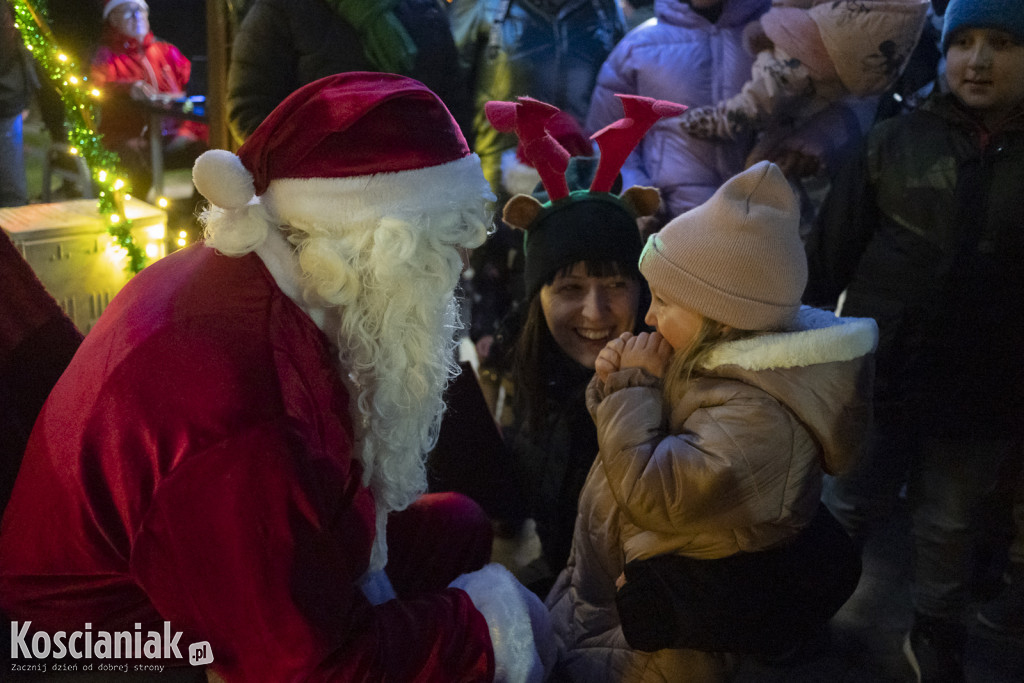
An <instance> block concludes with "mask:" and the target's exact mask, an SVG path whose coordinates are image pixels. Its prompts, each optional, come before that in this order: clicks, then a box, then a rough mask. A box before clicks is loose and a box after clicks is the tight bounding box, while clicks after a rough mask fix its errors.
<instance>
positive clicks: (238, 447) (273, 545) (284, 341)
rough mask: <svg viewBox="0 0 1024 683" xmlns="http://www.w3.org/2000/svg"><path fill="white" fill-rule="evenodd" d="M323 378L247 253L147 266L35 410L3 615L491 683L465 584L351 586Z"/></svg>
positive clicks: (318, 670)
mask: <svg viewBox="0 0 1024 683" xmlns="http://www.w3.org/2000/svg"><path fill="white" fill-rule="evenodd" d="M335 364H336V359H335V355H334V352H333V351H332V350H331V347H330V344H329V342H328V340H327V338H326V337H325V336H324V334H323V333H322V332H321V331H320V330H319V329H317V327H316V326H315V325H314V324H313V322H312V320H310V318H309V316H307V315H306V313H304V312H303V311H302V310H300V309H299V307H298V306H297V305H296V304H295V303H293V302H292V301H291V300H290V299H289V298H288V297H287V296H285V295H284V294H283V293H282V292H281V290H280V288H279V287H278V286H277V285H276V284H275V282H274V279H273V277H272V276H271V275H270V273H269V272H268V271H267V269H266V267H265V266H264V265H263V262H262V261H261V260H260V258H259V257H258V256H257V255H255V254H250V255H247V256H243V257H241V258H229V257H226V256H223V255H220V254H218V253H217V252H215V251H214V250H213V249H210V248H207V247H203V246H193V247H190V248H188V249H186V250H184V251H181V252H178V253H176V254H173V255H171V256H169V257H167V258H166V259H164V260H162V261H159V262H157V263H155V264H153V265H152V266H150V267H149V268H147V269H146V270H144V271H142V272H141V273H140V274H139V275H137V276H136V277H135V278H134V279H133V280H132V281H131V282H130V283H129V284H128V286H127V287H126V288H125V289H124V290H123V291H122V293H121V294H120V295H119V296H118V297H117V298H116V299H115V300H114V302H113V303H112V304H111V306H110V308H109V309H108V310H107V311H106V312H105V313H104V315H103V317H102V318H101V320H100V321H99V323H98V324H97V325H96V327H95V328H94V329H93V330H92V331H91V332H90V333H89V335H88V336H87V337H86V340H85V342H84V343H83V345H82V347H81V349H80V350H79V352H78V354H77V355H76V356H75V358H74V360H73V362H72V363H71V365H70V367H69V368H68V370H67V372H66V373H65V374H64V376H63V377H62V378H61V380H60V382H59V383H58V384H57V386H56V387H55V389H54V391H53V393H52V394H51V395H50V398H49V400H48V401H47V403H46V405H45V407H44V408H43V411H42V414H41V416H40V419H39V422H38V423H37V427H36V429H35V432H34V434H33V438H32V440H31V442H30V445H29V449H28V452H27V453H26V455H25V460H24V465H23V468H22V471H21V473H20V475H19V479H18V482H17V486H16V489H15V492H14V495H13V498H12V500H11V502H10V504H9V506H8V509H7V513H6V515H5V516H4V523H3V529H2V535H0V539H2V540H0V608H2V610H3V612H4V613H5V614H6V616H7V617H8V618H9V619H14V620H18V621H25V620H31V621H32V629H33V630H35V629H41V630H45V631H48V632H50V633H54V632H56V631H58V630H66V631H69V632H70V631H73V630H81V629H82V628H83V625H84V624H85V623H91V624H92V628H93V630H95V631H99V630H110V631H114V630H124V629H127V630H131V629H132V628H133V625H134V624H135V623H142V626H143V628H142V630H143V633H145V632H147V631H148V630H155V631H158V632H160V631H161V630H162V628H161V626H162V622H163V621H164V620H168V621H170V622H171V625H172V627H173V628H174V629H176V630H182V631H184V632H185V636H184V638H183V641H184V640H189V639H190V638H196V639H202V640H208V641H210V643H211V647H212V651H213V653H214V656H215V660H216V663H217V665H218V669H219V671H220V672H221V673H222V674H223V675H225V677H226V678H228V679H229V680H239V681H287V680H321V679H329V680H363V679H364V678H374V679H376V678H378V677H380V678H382V679H386V680H395V681H405V680H413V679H416V680H431V681H439V682H446V683H447V682H449V681H456V680H490V677H491V676H492V675H493V660H492V655H491V645H490V639H489V636H488V633H487V625H486V623H485V622H484V619H483V617H482V616H481V615H480V613H479V612H477V611H476V609H474V608H473V604H472V603H471V602H470V600H469V598H468V596H467V595H466V594H465V593H464V592H462V591H460V590H457V589H445V590H441V591H437V592H432V593H429V594H425V595H422V596H420V597H418V598H413V599H409V600H393V601H391V602H387V603H385V604H383V605H379V606H372V605H371V604H370V603H369V602H368V601H367V599H366V598H365V597H364V596H363V594H362V592H361V591H360V589H359V587H358V580H359V579H360V577H361V576H362V575H363V574H364V573H365V572H366V571H367V567H368V562H369V557H370V549H371V545H372V540H373V534H374V502H373V498H372V494H371V492H370V490H369V489H367V488H365V487H363V486H362V485H361V483H360V477H361V475H362V467H361V465H360V464H359V462H358V460H357V459H355V458H354V457H353V455H352V437H351V434H352V431H351V424H350V419H349V415H348V397H347V394H346V390H345V387H344V386H343V385H342V383H341V381H340V378H339V374H338V372H337V370H336V369H335ZM457 556H458V552H457V549H456V553H455V554H454V555H450V554H445V555H444V557H445V558H448V559H449V560H450V559H452V558H456V557H457ZM459 559H465V558H459ZM477 567H479V565H477ZM472 568H476V567H472ZM435 569H436V566H435V567H424V568H423V571H424V572H427V571H433V570H435ZM452 569H454V571H453V572H450V576H448V577H447V580H445V579H444V578H441V579H440V585H442V586H443V585H446V584H447V583H448V582H449V581H451V580H452V579H454V578H455V574H458V573H459V571H460V568H457V567H455V568H452ZM461 569H462V570H464V569H466V567H462V568H461ZM441 573H442V574H443V573H444V569H442V570H441ZM399 590H400V588H399ZM186 644H187V643H185V642H183V643H182V646H184V645H186Z"/></svg>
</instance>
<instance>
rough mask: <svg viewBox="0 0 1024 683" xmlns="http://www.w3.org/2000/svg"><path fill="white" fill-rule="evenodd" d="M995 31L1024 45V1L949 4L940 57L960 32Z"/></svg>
mask: <svg viewBox="0 0 1024 683" xmlns="http://www.w3.org/2000/svg"><path fill="white" fill-rule="evenodd" d="M965 27H972V28H996V29H999V30H1001V31H1006V32H1007V33H1009V34H1010V35H1012V36H1013V38H1014V40H1015V41H1017V42H1018V43H1021V44H1024V0H950V3H949V5H947V6H946V14H945V16H944V22H943V25H942V53H943V54H945V53H946V51H947V50H949V41H950V38H951V37H952V36H953V34H954V33H955V32H956V31H957V30H958V29H961V28H965Z"/></svg>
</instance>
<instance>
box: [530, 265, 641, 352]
mask: <svg viewBox="0 0 1024 683" xmlns="http://www.w3.org/2000/svg"><path fill="white" fill-rule="evenodd" d="M540 302H541V309H542V310H543V312H544V320H545V322H547V325H548V329H549V330H550V331H551V336H552V337H554V339H555V343H557V344H558V346H559V348H561V349H562V351H563V352H565V354H566V355H567V356H569V357H570V358H572V359H573V360H574V361H576V362H577V363H579V364H580V365H582V366H584V367H587V368H593V367H594V361H596V360H597V354H598V353H600V352H601V349H603V348H604V345H605V344H607V343H608V342H609V341H611V340H612V339H614V338H616V337H618V336H619V335H620V334H622V333H623V332H631V331H632V330H633V327H634V325H635V324H636V316H637V308H638V307H639V303H640V283H639V282H637V281H636V280H633V279H631V278H629V277H626V276H624V275H610V276H593V275H588V274H587V266H586V264H585V263H583V262H580V263H576V264H575V265H574V266H573V267H572V268H570V269H568V270H567V271H564V272H562V273H559V274H558V275H556V276H555V279H554V280H553V281H552V282H551V284H546V285H544V286H543V287H541V289H540Z"/></svg>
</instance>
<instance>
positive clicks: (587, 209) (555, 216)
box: [523, 190, 643, 300]
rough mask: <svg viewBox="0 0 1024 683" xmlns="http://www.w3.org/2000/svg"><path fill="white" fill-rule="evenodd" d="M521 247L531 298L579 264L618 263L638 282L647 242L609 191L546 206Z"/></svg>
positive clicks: (585, 192)
mask: <svg viewBox="0 0 1024 683" xmlns="http://www.w3.org/2000/svg"><path fill="white" fill-rule="evenodd" d="M523 248H524V251H525V254H526V271H525V274H524V279H525V285H526V296H527V299H528V300H529V299H532V298H533V297H534V295H535V294H536V293H537V292H538V291H539V290H540V288H541V287H543V286H544V284H545V283H546V282H547V281H548V280H550V279H551V278H552V277H554V275H555V274H556V273H557V272H559V271H560V270H562V269H563V268H566V267H568V266H571V265H573V264H574V263H578V262H580V261H590V262H597V263H616V264H618V265H619V267H620V268H622V272H623V274H624V275H629V276H632V277H637V278H638V277H639V275H640V271H639V268H638V263H639V261H640V252H641V250H642V249H643V243H642V241H641V239H640V231H639V229H638V228H637V224H636V215H635V214H634V213H633V211H632V210H631V209H630V208H629V206H627V205H626V203H625V202H623V201H622V200H621V199H619V198H618V197H617V196H616V195H614V194H611V193H607V192H590V191H588V190H576V191H574V192H572V193H570V194H569V196H568V197H565V198H563V199H559V200H558V201H556V202H553V203H549V204H545V205H544V209H543V211H542V212H541V213H540V214H539V215H538V216H537V219H536V221H535V222H534V224H533V225H532V226H531V227H530V230H529V231H528V232H527V233H526V238H525V241H524V245H523Z"/></svg>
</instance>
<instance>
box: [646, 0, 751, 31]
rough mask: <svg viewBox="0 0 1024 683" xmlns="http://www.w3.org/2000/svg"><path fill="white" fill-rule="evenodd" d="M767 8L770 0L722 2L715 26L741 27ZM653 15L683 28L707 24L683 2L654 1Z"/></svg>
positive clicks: (727, 0) (677, 0) (659, 19)
mask: <svg viewBox="0 0 1024 683" xmlns="http://www.w3.org/2000/svg"><path fill="white" fill-rule="evenodd" d="M769 7H771V0H722V15H721V16H720V17H719V18H718V21H716V22H715V26H720V27H726V26H743V25H745V24H747V23H749V22H751V21H753V20H754V19H757V18H758V17H759V16H761V15H762V14H764V13H765V12H766V11H767V10H768V8H769ZM654 15H655V16H656V17H658V21H664V22H665V23H668V24H673V25H675V26H682V27H684V28H694V27H697V26H707V25H708V23H709V22H708V20H707V19H705V18H704V17H702V16H701V15H699V14H697V12H695V11H694V9H693V8H692V7H690V4H689V3H688V2H685V0H654Z"/></svg>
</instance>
